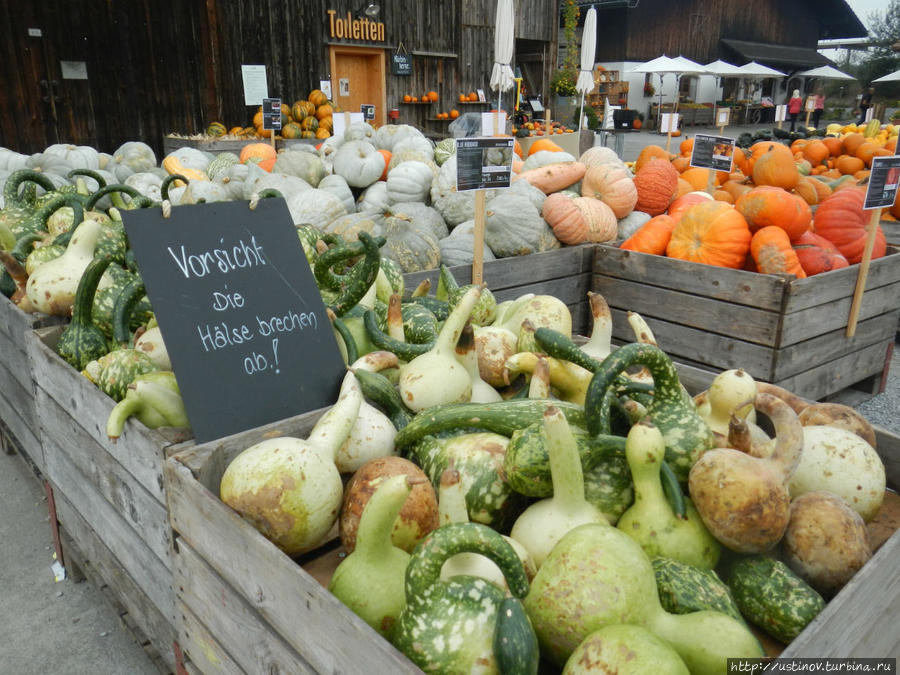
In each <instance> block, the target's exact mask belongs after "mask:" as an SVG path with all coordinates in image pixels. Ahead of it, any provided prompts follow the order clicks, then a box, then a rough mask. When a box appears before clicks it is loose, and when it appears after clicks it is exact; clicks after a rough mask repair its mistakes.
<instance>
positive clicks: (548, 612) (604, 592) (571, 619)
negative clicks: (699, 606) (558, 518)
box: [524, 523, 764, 675]
mask: <svg viewBox="0 0 900 675" xmlns="http://www.w3.org/2000/svg"><path fill="white" fill-rule="evenodd" d="M524 604H525V610H526V611H527V612H528V617H529V618H530V619H531V623H532V625H533V626H534V630H535V633H536V634H537V636H538V640H539V642H540V644H541V654H542V656H544V657H545V658H546V659H548V660H549V661H552V662H554V663H556V664H558V665H560V666H562V665H563V664H564V663H565V662H566V660H567V659H568V658H569V656H570V655H571V654H572V652H573V651H574V650H575V649H576V648H577V647H578V645H579V644H580V643H581V642H582V641H583V640H584V639H585V638H586V637H587V636H588V635H590V634H591V633H593V632H594V631H596V630H598V629H600V628H604V627H605V626H609V625H614V624H634V625H638V626H643V627H644V628H646V629H648V630H649V631H650V632H652V633H654V634H655V635H656V636H658V637H660V638H662V639H663V640H664V641H665V642H667V643H668V644H669V645H670V646H671V647H673V648H674V649H675V651H676V652H678V655H679V656H680V657H681V658H682V660H683V661H684V663H685V665H687V667H688V669H689V670H690V672H691V673H692V675H721V673H724V672H726V660H727V659H728V658H760V657H762V656H763V655H764V652H763V649H762V647H761V646H760V644H759V641H758V640H757V639H756V637H755V636H754V635H753V633H751V632H750V630H749V629H748V628H747V627H746V626H744V625H743V624H742V623H741V622H740V621H738V620H737V619H734V618H733V617H730V616H727V615H726V614H722V613H721V612H716V611H711V610H705V611H700V612H692V613H690V614H669V613H668V612H666V611H665V610H663V608H662V607H661V606H660V603H659V597H658V595H657V589H656V580H655V577H654V573H653V566H652V565H651V563H650V559H649V558H648V557H647V554H646V553H644V551H643V549H642V548H641V546H640V544H638V543H637V542H636V541H634V539H632V538H631V537H629V536H628V535H626V534H625V533H623V532H622V531H621V530H619V529H617V528H615V527H609V526H608V525H600V524H594V523H589V524H586V525H581V526H579V527H576V528H575V529H574V530H571V531H570V532H569V533H568V534H566V535H565V536H564V537H563V538H562V539H561V540H560V541H559V543H558V544H557V545H556V546H555V547H554V548H553V551H552V552H551V553H550V556H549V557H548V558H547V560H546V561H545V562H544V564H543V565H542V566H541V568H540V569H539V570H538V573H537V575H536V576H535V578H534V581H533V582H532V584H531V590H530V591H529V593H528V595H527V596H526V598H525V600H524Z"/></svg>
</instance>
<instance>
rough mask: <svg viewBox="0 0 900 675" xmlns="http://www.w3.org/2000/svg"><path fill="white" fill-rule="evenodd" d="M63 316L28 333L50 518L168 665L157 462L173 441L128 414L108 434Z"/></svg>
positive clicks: (101, 400) (166, 535)
mask: <svg viewBox="0 0 900 675" xmlns="http://www.w3.org/2000/svg"><path fill="white" fill-rule="evenodd" d="M61 332H62V327H61V326H56V327H50V328H41V329H38V330H35V331H32V332H31V333H30V334H28V335H27V336H26V340H25V342H26V348H27V350H28V354H29V358H30V360H31V364H32V373H33V376H34V383H35V407H36V411H37V417H38V419H39V421H40V439H41V443H42V446H43V458H44V467H45V468H44V474H45V477H46V478H47V479H48V480H49V482H50V484H51V486H52V488H53V493H54V500H55V502H56V510H57V518H58V520H59V522H60V524H61V526H62V527H63V528H64V529H65V531H66V532H68V533H69V535H70V536H71V538H72V539H73V541H74V542H75V544H76V546H77V547H78V549H79V553H80V556H79V557H82V558H85V559H87V560H90V561H91V563H92V565H93V567H94V571H95V572H96V575H97V576H99V577H100V578H101V579H102V581H103V583H105V584H106V585H108V586H109V587H110V588H111V589H112V592H113V594H114V595H115V597H116V598H117V600H118V601H119V602H120V603H121V605H122V606H123V607H125V608H126V609H127V610H128V613H129V615H130V617H131V618H132V620H133V621H134V622H135V624H136V625H137V626H138V627H139V628H140V629H141V631H142V632H143V633H144V635H145V636H146V637H147V639H148V640H150V642H151V643H152V644H153V646H154V647H155V648H156V650H157V651H158V652H159V654H160V655H161V656H162V657H163V659H164V660H165V661H166V662H167V663H168V664H169V666H170V667H174V657H173V653H172V642H173V640H174V639H175V602H174V593H173V590H172V538H173V536H172V530H171V528H170V527H169V519H168V512H167V510H166V498H165V492H164V486H163V479H162V473H163V469H162V465H163V462H164V460H165V458H166V455H167V453H169V452H170V451H172V450H173V449H183V448H184V447H187V445H189V444H190V443H178V442H177V441H178V440H179V439H178V438H167V437H166V436H164V435H163V434H162V433H160V432H159V431H154V430H151V429H147V428H146V427H145V426H144V425H143V424H141V423H140V422H137V421H135V420H133V419H132V420H130V421H129V422H128V423H127V424H126V425H125V430H124V432H123V433H122V436H121V437H120V438H119V439H118V441H117V442H115V443H113V442H112V441H110V440H109V438H108V437H107V436H106V419H107V417H108V416H109V413H110V411H111V410H112V408H113V406H114V401H113V400H112V399H110V398H109V397H107V396H106V395H105V394H103V393H102V392H101V391H100V390H99V389H97V387H96V386H94V385H93V384H92V383H91V382H90V381H88V380H87V379H86V378H85V377H83V376H82V375H81V374H80V373H79V372H78V371H76V370H75V369H74V368H72V367H71V366H70V365H69V364H67V363H66V362H65V361H63V360H62V359H61V358H60V357H59V356H58V355H57V354H56V351H55V347H56V342H57V341H58V339H59V335H60V333H61Z"/></svg>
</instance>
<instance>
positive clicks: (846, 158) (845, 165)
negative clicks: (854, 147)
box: [835, 155, 866, 176]
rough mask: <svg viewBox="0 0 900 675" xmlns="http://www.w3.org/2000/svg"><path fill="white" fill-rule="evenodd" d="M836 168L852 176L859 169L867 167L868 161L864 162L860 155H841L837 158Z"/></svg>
mask: <svg viewBox="0 0 900 675" xmlns="http://www.w3.org/2000/svg"><path fill="white" fill-rule="evenodd" d="M835 168H836V169H837V170H838V171H839V172H840V173H841V174H844V175H847V176H852V175H853V174H855V173H856V172H857V171H862V170H863V169H864V168H866V163H865V162H863V161H862V160H861V159H860V158H859V157H853V156H852V155H841V156H840V157H838V159H837V163H836V164H835Z"/></svg>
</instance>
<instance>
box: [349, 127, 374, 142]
mask: <svg viewBox="0 0 900 675" xmlns="http://www.w3.org/2000/svg"><path fill="white" fill-rule="evenodd" d="M374 139H375V129H374V127H373V126H372V125H371V124H368V123H367V122H354V123H353V124H351V125H350V126H349V127H347V128H346V129H344V140H345V141H374Z"/></svg>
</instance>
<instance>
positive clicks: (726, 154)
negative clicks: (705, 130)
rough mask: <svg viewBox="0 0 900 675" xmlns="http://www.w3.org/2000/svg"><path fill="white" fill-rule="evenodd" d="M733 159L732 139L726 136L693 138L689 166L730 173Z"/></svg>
mask: <svg viewBox="0 0 900 675" xmlns="http://www.w3.org/2000/svg"><path fill="white" fill-rule="evenodd" d="M733 158H734V139H733V138H728V137H726V136H706V135H704V134H697V135H696V136H694V149H693V151H692V152H691V161H690V165H691V166H695V167H698V168H701V169H713V170H715V171H729V172H730V171H731V161H732V159H733Z"/></svg>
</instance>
